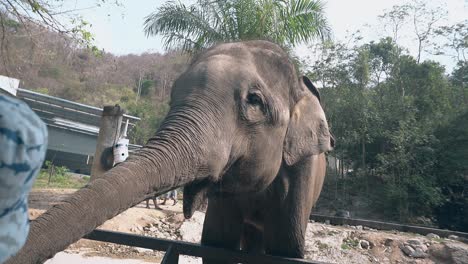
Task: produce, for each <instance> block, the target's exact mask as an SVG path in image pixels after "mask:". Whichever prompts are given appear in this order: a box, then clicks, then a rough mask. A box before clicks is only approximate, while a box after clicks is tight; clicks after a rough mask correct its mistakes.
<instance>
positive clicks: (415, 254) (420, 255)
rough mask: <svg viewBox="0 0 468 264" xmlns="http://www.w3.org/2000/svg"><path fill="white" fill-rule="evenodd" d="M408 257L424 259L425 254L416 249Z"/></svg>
mask: <svg viewBox="0 0 468 264" xmlns="http://www.w3.org/2000/svg"><path fill="white" fill-rule="evenodd" d="M409 256H410V257H412V258H426V257H427V254H426V253H424V252H423V251H422V250H421V249H419V248H417V249H416V250H415V251H413V253H411V254H410V255H409Z"/></svg>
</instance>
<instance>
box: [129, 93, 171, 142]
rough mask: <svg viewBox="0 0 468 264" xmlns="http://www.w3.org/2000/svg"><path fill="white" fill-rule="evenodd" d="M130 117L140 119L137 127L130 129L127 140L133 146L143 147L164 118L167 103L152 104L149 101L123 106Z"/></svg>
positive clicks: (167, 107) (167, 108)
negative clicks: (133, 116)
mask: <svg viewBox="0 0 468 264" xmlns="http://www.w3.org/2000/svg"><path fill="white" fill-rule="evenodd" d="M123 106H124V108H125V109H127V111H128V113H129V114H130V115H135V116H138V117H140V118H141V121H139V122H138V123H137V126H136V127H135V128H134V129H132V131H131V132H130V134H129V139H130V141H131V142H132V143H133V144H139V145H144V144H146V142H147V141H148V139H149V138H150V137H152V136H153V135H154V134H155V133H156V130H157V129H158V127H159V125H160V124H161V121H162V120H163V119H164V117H165V116H166V114H167V112H168V110H169V105H168V103H167V101H164V102H159V103H158V104H155V103H153V102H152V101H151V100H141V101H138V103H136V102H129V103H125V104H123Z"/></svg>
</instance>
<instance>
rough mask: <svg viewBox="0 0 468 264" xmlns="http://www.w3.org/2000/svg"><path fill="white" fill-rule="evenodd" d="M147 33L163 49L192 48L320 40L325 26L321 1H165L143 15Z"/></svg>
mask: <svg viewBox="0 0 468 264" xmlns="http://www.w3.org/2000/svg"><path fill="white" fill-rule="evenodd" d="M145 32H146V34H147V35H157V34H161V35H162V36H163V39H164V45H165V46H166V48H171V47H180V48H181V49H182V50H184V51H196V50H200V49H203V48H206V47H209V46H212V45H214V44H216V43H218V42H223V41H235V40H249V39H269V40H272V41H274V42H277V43H278V44H281V45H292V46H294V45H296V44H298V43H301V42H308V41H311V40H314V39H317V38H322V39H325V38H327V37H328V35H329V27H328V23H327V20H326V19H325V17H324V8H323V4H322V2H321V1H320V0H316V1H314V0H292V1H275V0H238V1H232V0H215V1H209V0H197V2H196V3H195V4H193V5H190V6H186V5H185V4H183V3H181V2H175V1H170V2H167V3H165V4H163V5H162V6H161V7H160V8H159V9H158V10H157V11H156V12H154V13H152V14H151V15H149V16H147V17H146V20H145Z"/></svg>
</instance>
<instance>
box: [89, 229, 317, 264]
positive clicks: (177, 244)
mask: <svg viewBox="0 0 468 264" xmlns="http://www.w3.org/2000/svg"><path fill="white" fill-rule="evenodd" d="M84 238H86V239H90V240H95V241H101V242H110V243H115V244H120V245H126V246H133V247H140V248H147V249H152V250H159V251H166V254H165V255H164V258H163V260H162V261H161V264H176V263H178V261H179V255H187V256H193V257H201V258H209V259H213V260H218V261H227V260H228V261H232V262H236V263H252V264H263V263H265V264H266V263H268V264H305V263H307V264H319V263H320V264H325V262H317V261H309V260H304V259H294V258H283V257H278V256H271V255H263V254H252V253H247V252H245V251H241V250H229V249H225V248H217V247H210V246H204V245H200V244H194V243H189V242H183V241H174V240H167V239H161V238H154V237H146V236H139V235H134V234H128V233H121V232H113V231H105V230H100V229H96V230H94V231H93V232H91V233H90V234H88V235H86V236H85V237H84Z"/></svg>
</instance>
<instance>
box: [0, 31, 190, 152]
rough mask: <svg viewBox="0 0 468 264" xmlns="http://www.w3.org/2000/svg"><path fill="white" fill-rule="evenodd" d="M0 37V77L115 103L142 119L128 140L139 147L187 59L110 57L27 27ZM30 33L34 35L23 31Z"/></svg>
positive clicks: (100, 102)
mask: <svg viewBox="0 0 468 264" xmlns="http://www.w3.org/2000/svg"><path fill="white" fill-rule="evenodd" d="M7 25H8V26H9V28H8V29H7V30H6V31H5V38H3V36H1V35H2V34H1V33H0V36H1V37H2V53H1V59H0V61H1V63H0V75H5V76H9V77H13V78H17V79H19V80H21V82H20V87H21V88H24V89H29V90H33V91H36V92H40V93H44V94H48V95H52V96H57V97H60V98H64V99H68V100H72V101H76V102H80V103H84V104H89V105H93V106H97V107H102V106H104V105H113V104H120V105H123V107H124V108H125V109H127V111H128V112H129V113H130V114H132V115H136V116H139V117H141V118H142V122H140V125H139V127H137V129H136V130H135V131H134V133H133V135H131V137H132V141H134V143H136V144H143V143H144V142H145V141H146V140H147V138H148V137H149V136H150V135H151V134H152V133H153V132H154V131H155V129H156V128H157V125H158V122H159V121H160V120H161V118H162V117H163V116H164V115H165V113H166V111H167V100H168V97H169V95H170V92H171V86H172V83H173V81H174V79H175V78H176V77H177V76H178V75H179V74H180V73H181V72H182V71H183V70H184V69H185V67H186V64H187V62H188V59H189V58H188V57H187V56H184V55H181V54H180V53H177V52H168V53H165V54H160V53H143V54H138V55H136V54H129V55H124V56H116V55H113V54H111V53H108V52H105V51H103V52H99V53H95V52H92V51H90V50H88V49H86V48H84V47H81V46H80V45H79V44H78V43H76V41H75V40H73V39H70V38H67V37H65V36H63V35H60V34H58V33H54V32H51V31H48V30H46V29H44V28H41V27H37V26H34V25H31V26H30V28H29V29H28V31H26V30H24V29H23V27H21V26H20V24H17V23H13V22H12V23H9V24H7ZM31 29H33V31H34V32H35V33H34V34H30V33H29V32H30V31H31Z"/></svg>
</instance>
